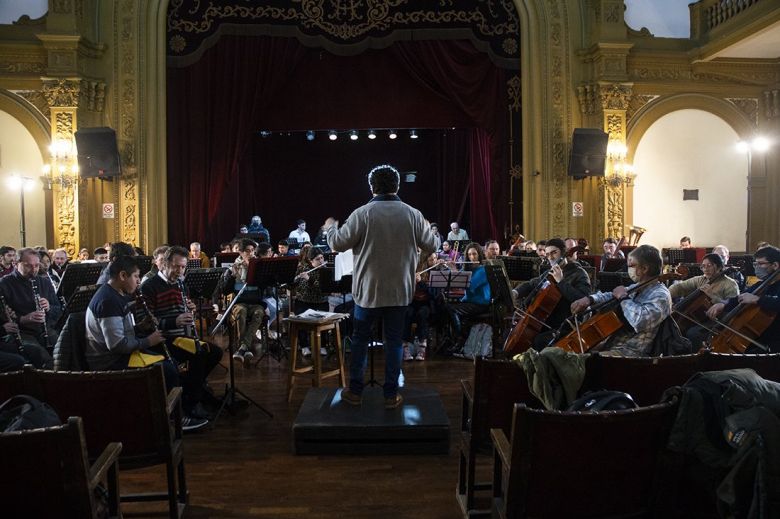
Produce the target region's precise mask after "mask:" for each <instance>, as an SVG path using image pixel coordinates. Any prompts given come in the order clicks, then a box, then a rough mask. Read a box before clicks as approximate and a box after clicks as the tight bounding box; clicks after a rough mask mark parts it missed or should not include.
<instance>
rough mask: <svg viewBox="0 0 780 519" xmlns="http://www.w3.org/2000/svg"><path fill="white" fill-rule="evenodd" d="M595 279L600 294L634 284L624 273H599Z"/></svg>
mask: <svg viewBox="0 0 780 519" xmlns="http://www.w3.org/2000/svg"><path fill="white" fill-rule="evenodd" d="M596 279H598V282H599V286H598V289H599V290H600V291H601V292H612V290H614V289H615V288H616V287H619V286H624V287H627V286H629V285H632V284H633V283H634V282H633V281H631V278H630V277H629V275H628V273H626V272H599V273H598V274H596Z"/></svg>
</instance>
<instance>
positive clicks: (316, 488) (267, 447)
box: [120, 354, 472, 519]
mask: <svg viewBox="0 0 780 519" xmlns="http://www.w3.org/2000/svg"><path fill="white" fill-rule="evenodd" d="M225 358H227V357H225ZM377 359H381V354H378V355H377ZM224 362H225V361H224V360H223V363H224ZM286 369H287V364H286V361H282V364H279V363H277V362H276V361H275V360H273V359H267V358H266V359H264V360H263V361H262V362H261V363H260V364H259V365H258V366H257V367H256V368H253V369H249V370H244V369H243V368H241V367H240V366H237V369H236V382H237V386H238V387H239V388H240V389H241V390H243V391H244V392H246V393H247V394H248V395H249V396H250V397H252V398H254V399H255V400H256V401H257V402H258V403H260V404H262V405H263V406H264V407H266V408H267V409H268V410H270V411H271V412H272V413H273V414H274V418H273V419H269V418H268V417H266V416H265V415H264V414H262V413H261V412H259V411H258V410H257V409H255V408H254V407H251V406H250V407H247V408H245V409H243V410H241V411H239V413H238V414H236V415H235V416H231V415H229V414H225V415H223V417H221V418H220V420H219V422H218V423H217V424H216V426H215V427H214V428H209V429H206V430H205V431H203V432H196V433H193V434H190V435H187V436H186V437H185V451H184V452H185V460H186V467H187V478H188V485H189V490H190V505H189V507H188V510H187V512H186V515H185V517H188V518H244V517H247V518H253V517H258V518H307V519H326V518H327V519H329V518H356V519H357V518H361V519H362V518H370V519H382V518H399V519H400V518H420V519H423V518H424V519H439V518H440V519H453V518H457V517H460V511H459V507H458V504H457V502H456V499H455V485H456V480H457V466H458V452H457V440H458V435H459V423H460V413H461V411H460V405H461V390H460V379H462V378H469V377H470V376H471V374H472V363H471V362H470V361H468V360H463V359H452V358H440V357H439V358H434V359H430V360H428V361H425V362H406V363H404V370H403V374H404V379H405V384H406V385H415V386H420V385H427V386H429V387H434V388H435V389H436V390H437V391H438V392H439V393H440V394H441V397H442V401H443V403H444V406H445V409H446V411H447V415H448V416H449V419H450V425H451V438H452V440H451V445H450V453H449V455H446V456H445V455H438V456H420V455H415V456H411V455H410V456H295V455H293V453H292V433H291V426H292V422H293V420H294V418H295V416H296V413H297V411H298V408H299V407H300V405H301V402H302V401H303V398H304V395H305V393H306V391H307V389H308V388H307V386H305V385H304V384H303V383H301V382H299V385H298V386H297V389H296V391H295V393H294V395H293V401H292V402H291V403H290V404H288V403H287V401H286V398H285V383H286V378H285V377H286ZM377 372H378V376H377V378H378V379H380V381H381V380H382V379H383V366H382V364H381V360H380V362H378V363H377ZM226 378H227V377H226V373H225V371H224V370H222V369H221V368H219V367H218V368H217V369H215V372H214V373H213V374H212V380H211V384H212V387H214V388H215V389H217V388H220V389H219V390H218V391H217V392H218V393H221V387H222V385H223V384H224V382H225V380H226ZM335 380H336V379H335V378H334V379H329V381H328V382H327V384H331V385H335V384H336V382H335ZM120 484H121V485H122V490H123V491H152V490H159V489H162V488H164V487H165V478H164V470H163V467H158V468H154V469H144V470H139V471H132V472H128V471H125V472H122V473H121V475H120ZM166 511H167V509H166V506H165V504H164V503H151V504H124V505H123V512H124V515H125V517H163V516H165V515H166Z"/></svg>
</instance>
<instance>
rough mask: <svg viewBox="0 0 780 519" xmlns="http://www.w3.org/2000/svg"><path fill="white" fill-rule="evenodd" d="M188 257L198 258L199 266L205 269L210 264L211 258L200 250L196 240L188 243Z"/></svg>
mask: <svg viewBox="0 0 780 519" xmlns="http://www.w3.org/2000/svg"><path fill="white" fill-rule="evenodd" d="M190 259H197V260H200V268H204V269H207V268H209V267H210V266H211V260H210V259H209V257H208V256H206V253H205V252H203V251H202V250H201V247H200V243H198V242H196V241H194V242H192V243H190Z"/></svg>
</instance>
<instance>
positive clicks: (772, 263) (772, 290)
mask: <svg viewBox="0 0 780 519" xmlns="http://www.w3.org/2000/svg"><path fill="white" fill-rule="evenodd" d="M753 267H754V269H755V271H756V277H758V279H760V280H761V282H760V283H756V284H754V285H752V286H751V287H749V288H748V289H747V291H746V292H744V293H743V294H740V295H738V296H736V297H732V298H730V299H729V300H728V301H726V302H723V303H717V304H714V305H712V306H711V307H710V309H709V310H707V317H709V318H710V319H717V318H721V317H723V316H724V315H727V314H728V313H729V312H731V310H733V309H735V308H736V307H737V305H740V304H741V305H744V306H748V305H758V306H759V307H760V308H761V309H762V310H765V311H767V312H772V313H774V314H775V317H774V320H773V321H772V324H770V325H769V327H767V328H766V330H764V332H763V333H762V334H761V335H760V336H759V337H758V338H757V339H756V342H758V343H759V344H763V345H765V346H768V347H769V350H770V351H771V352H772V353H778V352H780V320H778V319H777V312H778V311H780V282H778V281H774V282H772V280H773V279H776V278H777V276H778V274H777V271H778V270H780V249H778V248H777V247H772V246H768V247H764V248H762V249H759V250H758V251H756V253H755V262H754V263H753ZM764 282H767V283H771V284H768V285H765V286H764V289H763V292H762V293H761V295H760V296H759V295H756V294H754V293H753V292H755V291H756V290H757V289H758V288H759V287H761V285H763V284H764ZM753 348H754V347H752V346H751V347H749V348H748V349H747V350H746V351H745V353H766V352H764V351H761V350H760V349H758V348H755V349H753Z"/></svg>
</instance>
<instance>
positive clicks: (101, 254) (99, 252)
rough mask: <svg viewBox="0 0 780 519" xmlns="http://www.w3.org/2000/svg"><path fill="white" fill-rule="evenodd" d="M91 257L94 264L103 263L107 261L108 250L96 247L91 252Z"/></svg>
mask: <svg viewBox="0 0 780 519" xmlns="http://www.w3.org/2000/svg"><path fill="white" fill-rule="evenodd" d="M92 257H93V258H95V263H105V262H106V261H108V249H106V248H105V247H98V248H97V249H95V250H94V251H93V252H92Z"/></svg>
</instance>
